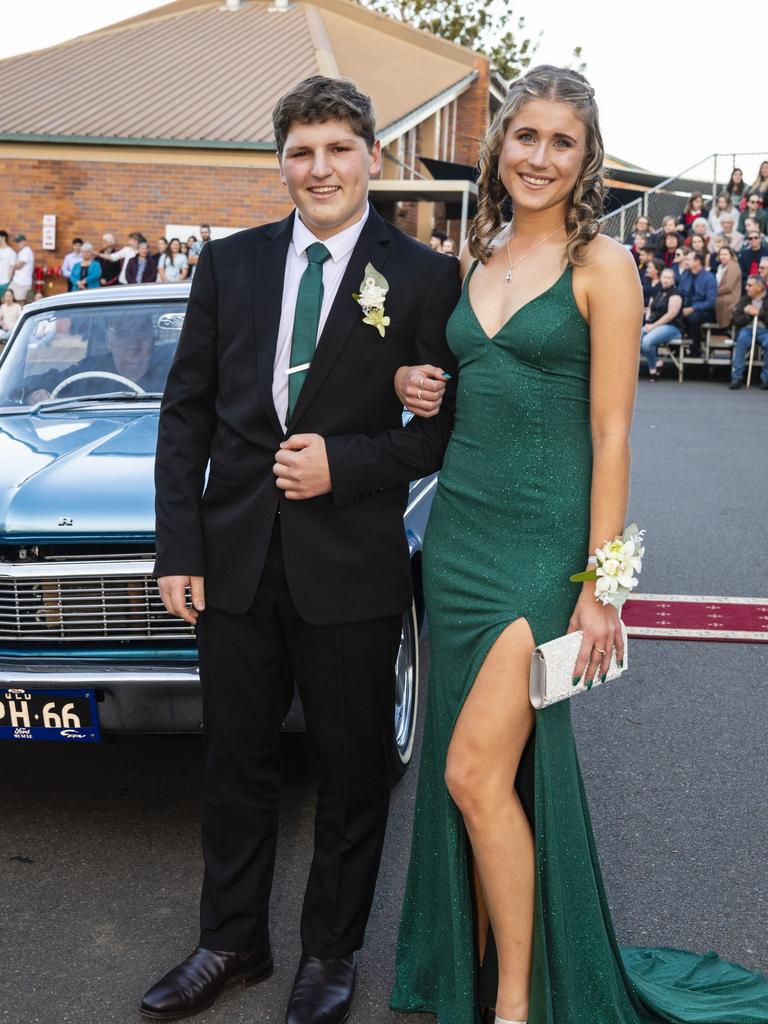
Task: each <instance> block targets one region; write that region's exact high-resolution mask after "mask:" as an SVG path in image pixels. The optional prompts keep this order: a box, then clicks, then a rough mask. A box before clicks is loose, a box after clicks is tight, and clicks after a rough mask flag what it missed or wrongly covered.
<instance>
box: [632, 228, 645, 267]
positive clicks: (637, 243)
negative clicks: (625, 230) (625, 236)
mask: <svg viewBox="0 0 768 1024" xmlns="http://www.w3.org/2000/svg"><path fill="white" fill-rule="evenodd" d="M647 240H648V236H647V235H644V234H643V233H642V231H638V232H636V233H635V234H634V235H633V236H632V244H631V246H630V247H629V251H630V252H631V253H632V256H633V258H634V260H635V264H636V265H637V266H638V267H639V266H640V253H641V252H642V251H643V246H644V245H645V243H646V242H647Z"/></svg>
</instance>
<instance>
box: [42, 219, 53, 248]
mask: <svg viewBox="0 0 768 1024" xmlns="http://www.w3.org/2000/svg"><path fill="white" fill-rule="evenodd" d="M43 248H44V249H51V250H53V249H55V248H56V214H55V213H44V214H43Z"/></svg>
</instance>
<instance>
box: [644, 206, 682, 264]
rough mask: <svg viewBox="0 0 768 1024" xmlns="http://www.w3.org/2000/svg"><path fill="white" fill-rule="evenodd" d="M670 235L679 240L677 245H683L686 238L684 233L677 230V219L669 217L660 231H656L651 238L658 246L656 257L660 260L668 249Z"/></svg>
mask: <svg viewBox="0 0 768 1024" xmlns="http://www.w3.org/2000/svg"><path fill="white" fill-rule="evenodd" d="M669 235H675V236H676V238H677V242H676V243H675V244H676V245H682V244H683V241H684V238H685V236H684V235H683V233H682V231H678V230H677V217H672V216H671V215H670V216H667V217H665V218H664V219H663V220H662V222H661V228H660V230H659V231H654V233H653V234H652V235H651V236H650V241H651V242H653V244H654V245H655V246H656V255H657V256H658V257H659V259H663V258H664V252H665V250H666V248H667V238H668V236H669Z"/></svg>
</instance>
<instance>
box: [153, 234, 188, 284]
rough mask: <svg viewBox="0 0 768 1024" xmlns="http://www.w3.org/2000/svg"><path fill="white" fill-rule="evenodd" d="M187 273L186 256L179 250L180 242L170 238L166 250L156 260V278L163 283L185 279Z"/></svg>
mask: <svg viewBox="0 0 768 1024" xmlns="http://www.w3.org/2000/svg"><path fill="white" fill-rule="evenodd" d="M188 274H189V263H188V262H187V257H186V256H185V255H184V253H183V252H182V251H181V242H180V240H179V239H178V238H172V239H171V240H170V242H169V243H168V251H167V252H165V253H163V255H162V256H161V257H160V258H159V259H158V261H157V278H158V280H159V281H162V282H164V283H168V284H169V283H171V282H173V281H186V279H187V275H188Z"/></svg>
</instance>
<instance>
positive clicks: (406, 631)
mask: <svg viewBox="0 0 768 1024" xmlns="http://www.w3.org/2000/svg"><path fill="white" fill-rule="evenodd" d="M395 677H396V686H397V690H396V694H395V735H394V751H393V753H394V756H393V758H392V765H393V767H392V777H393V782H397V781H399V780H400V779H401V778H402V777H403V775H404V774H405V772H406V769H407V768H408V765H409V764H410V763H411V758H412V757H413V744H414V740H415V739H416V723H417V720H418V711H419V627H418V620H417V618H416V606H415V604H414V605H411V607H410V608H409V609H408V611H407V612H403V625H402V630H401V633H400V649H399V650H398V652H397V661H396V663H395Z"/></svg>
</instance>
